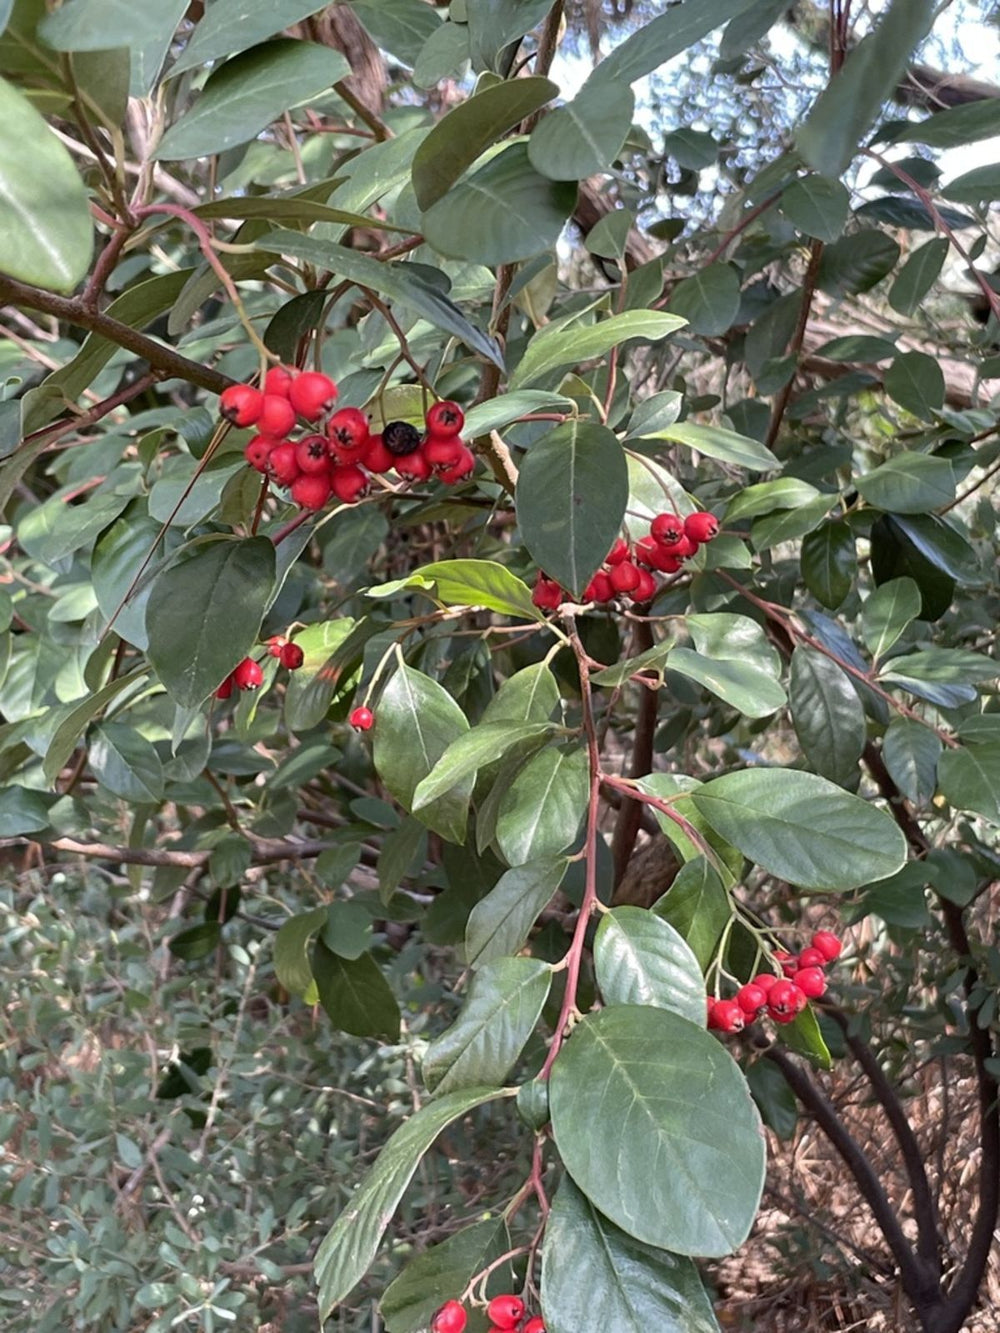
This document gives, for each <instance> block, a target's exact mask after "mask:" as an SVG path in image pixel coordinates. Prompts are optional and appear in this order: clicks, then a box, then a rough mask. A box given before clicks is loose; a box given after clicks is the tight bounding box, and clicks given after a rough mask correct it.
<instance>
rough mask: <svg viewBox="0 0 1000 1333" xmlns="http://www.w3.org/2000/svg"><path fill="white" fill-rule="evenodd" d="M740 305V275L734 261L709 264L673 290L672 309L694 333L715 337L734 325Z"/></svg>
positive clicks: (671, 295) (683, 279)
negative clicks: (733, 263) (733, 264)
mask: <svg viewBox="0 0 1000 1333" xmlns="http://www.w3.org/2000/svg"><path fill="white" fill-rule="evenodd" d="M739 308H740V280H739V275H738V274H737V272H736V270H735V269H734V268H733V267H732V265H731V264H709V265H708V266H707V267H705V268H703V269H699V271H698V272H697V273H693V274H692V275H691V277H690V278H682V279H681V281H680V282H679V283H678V284H677V286H676V287H675V288H674V289H673V291H672V292H671V293H670V309H671V311H672V313H673V314H675V315H680V316H681V318H682V319H684V320H686V321H687V323H688V325H689V326H690V328H691V332H692V333H700V334H702V335H704V336H705V337H714V336H716V335H718V334H720V333H725V332H726V330H727V329H729V328H731V327H732V325H733V323H734V321H735V319H736V316H737V314H738V312H739Z"/></svg>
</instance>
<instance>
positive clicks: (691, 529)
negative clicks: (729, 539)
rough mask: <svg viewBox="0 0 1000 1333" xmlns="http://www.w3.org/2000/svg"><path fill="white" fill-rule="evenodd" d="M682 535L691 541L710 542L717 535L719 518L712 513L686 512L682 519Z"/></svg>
mask: <svg viewBox="0 0 1000 1333" xmlns="http://www.w3.org/2000/svg"><path fill="white" fill-rule="evenodd" d="M684 535H685V537H689V538H690V539H691V541H693V542H710V541H711V540H712V538H713V537H717V536H718V535H719V520H718V519H717V518H716V517H715V515H714V514H704V513H699V514H688V516H687V518H686V519H685V520H684Z"/></svg>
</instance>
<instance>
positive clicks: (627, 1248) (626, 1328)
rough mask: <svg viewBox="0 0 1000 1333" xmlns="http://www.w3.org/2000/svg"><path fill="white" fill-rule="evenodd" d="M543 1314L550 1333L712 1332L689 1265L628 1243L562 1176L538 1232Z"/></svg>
mask: <svg viewBox="0 0 1000 1333" xmlns="http://www.w3.org/2000/svg"><path fill="white" fill-rule="evenodd" d="M583 1273H585V1274H586V1275H587V1278H586V1281H585V1282H582V1281H581V1280H580V1275H581V1274H583ZM542 1308H543V1309H544V1311H545V1320H546V1327H547V1328H551V1329H552V1330H553V1333H563V1330H567V1331H568V1330H571V1329H585V1328H593V1329H607V1330H614V1333H651V1330H653V1329H655V1330H656V1333H719V1325H718V1323H717V1322H716V1318H715V1315H714V1313H713V1310H712V1302H711V1301H710V1300H709V1298H708V1295H707V1294H706V1292H705V1289H704V1287H703V1286H702V1283H701V1278H700V1277H699V1275H698V1269H697V1267H696V1266H695V1264H694V1262H693V1261H692V1260H691V1259H689V1258H687V1257H686V1256H682V1255H678V1254H670V1253H669V1252H668V1251H667V1250H663V1249H656V1248H654V1247H653V1246H651V1245H643V1244H642V1242H641V1241H637V1240H634V1239H633V1238H632V1237H631V1236H629V1235H627V1234H626V1233H625V1232H624V1231H621V1230H620V1229H619V1228H618V1227H616V1226H615V1225H614V1224H613V1223H612V1222H609V1221H608V1219H607V1218H606V1217H603V1216H602V1215H601V1214H600V1213H599V1212H598V1211H597V1209H596V1208H595V1207H594V1205H593V1204H592V1203H591V1202H590V1201H589V1199H587V1198H586V1197H585V1196H584V1195H583V1194H581V1192H580V1191H579V1190H578V1189H577V1188H576V1186H575V1185H574V1184H573V1181H572V1180H571V1179H570V1178H569V1177H564V1178H563V1179H562V1180H561V1181H560V1183H559V1188H558V1190H557V1191H556V1196H555V1198H554V1199H553V1201H552V1211H551V1213H550V1214H549V1218H548V1222H547V1224H546V1228H545V1241H544V1243H543V1246H542Z"/></svg>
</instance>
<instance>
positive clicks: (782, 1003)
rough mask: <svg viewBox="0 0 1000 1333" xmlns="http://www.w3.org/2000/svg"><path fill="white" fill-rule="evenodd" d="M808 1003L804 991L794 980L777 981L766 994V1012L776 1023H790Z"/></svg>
mask: <svg viewBox="0 0 1000 1333" xmlns="http://www.w3.org/2000/svg"><path fill="white" fill-rule="evenodd" d="M807 1004H808V1000H807V998H806V995H805V992H804V991H803V990H802V989H801V988H800V987H799V986H797V985H796V984H795V982H794V981H779V982H777V983H776V984H775V985H773V986H772V987H771V989H770V991H769V992H768V996H767V1012H768V1013H769V1014H770V1015H771V1017H772V1018H773V1019H774V1021H775V1022H776V1023H790V1022H791V1021H792V1019H793V1018H794V1017H795V1015H796V1014H800V1013H801V1012H802V1010H803V1009H804V1008H805V1007H806V1005H807Z"/></svg>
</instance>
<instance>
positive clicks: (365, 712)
mask: <svg viewBox="0 0 1000 1333" xmlns="http://www.w3.org/2000/svg"><path fill="white" fill-rule="evenodd" d="M347 720H348V722H350V724H351V726H352V727H353V728H354V730H355V731H371V729H372V727H373V726H374V725H375V714H374V713H373V712H372V710H371V709H370V708H364V707H362V708H355V709H353V710H352V712H351V715H350V717H349V718H348V719H347ZM449 1304H451V1305H458V1301H450V1302H449ZM442 1308H444V1309H447V1306H444V1307H442ZM458 1308H459V1309H460V1310H461V1308H462V1307H461V1306H460V1305H459V1307H458ZM462 1327H463V1328H464V1327H465V1324H464V1322H463V1324H462Z"/></svg>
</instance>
